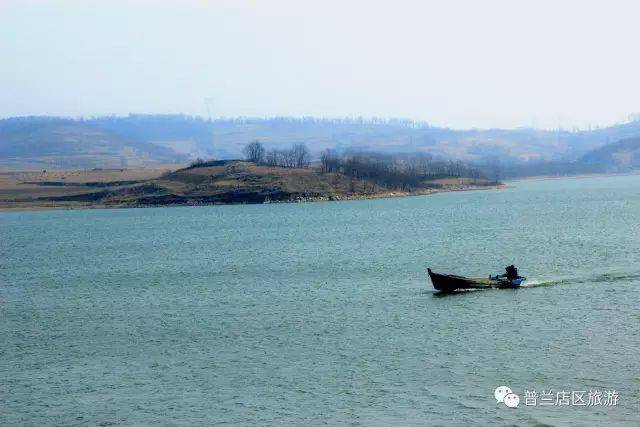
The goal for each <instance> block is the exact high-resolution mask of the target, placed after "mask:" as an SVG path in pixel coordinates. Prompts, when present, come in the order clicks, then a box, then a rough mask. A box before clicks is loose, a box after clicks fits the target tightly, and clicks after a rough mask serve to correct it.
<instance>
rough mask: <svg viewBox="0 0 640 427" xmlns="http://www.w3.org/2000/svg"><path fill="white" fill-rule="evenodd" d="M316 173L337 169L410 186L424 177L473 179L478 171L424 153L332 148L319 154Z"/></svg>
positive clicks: (335, 170)
mask: <svg viewBox="0 0 640 427" xmlns="http://www.w3.org/2000/svg"><path fill="white" fill-rule="evenodd" d="M320 172H321V173H331V172H340V173H343V174H345V175H347V176H351V177H354V178H361V179H368V180H371V181H374V182H376V183H378V184H380V185H384V186H387V187H396V188H411V187H419V186H421V185H423V183H424V181H425V180H427V179H435V178H444V177H455V178H461V177H468V178H474V179H477V178H479V177H480V176H481V173H480V171H479V170H478V169H477V168H475V167H472V166H469V165H467V164H465V163H463V162H461V161H444V160H434V159H433V158H432V157H431V156H430V155H428V154H411V155H385V154H380V153H369V152H358V153H347V154H345V155H343V156H340V155H339V154H338V153H336V152H335V151H333V150H325V151H323V152H322V153H321V155H320Z"/></svg>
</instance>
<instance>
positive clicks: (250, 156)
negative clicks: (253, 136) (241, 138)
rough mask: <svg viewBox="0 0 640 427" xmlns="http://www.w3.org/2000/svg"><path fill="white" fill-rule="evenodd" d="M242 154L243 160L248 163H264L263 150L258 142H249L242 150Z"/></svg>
mask: <svg viewBox="0 0 640 427" xmlns="http://www.w3.org/2000/svg"><path fill="white" fill-rule="evenodd" d="M242 153H243V154H244V156H245V159H247V161H248V162H253V163H255V164H260V163H263V161H264V153H265V150H264V147H263V146H262V144H261V143H260V142H259V141H258V140H255V141H251V142H250V143H248V144H247V145H245V147H244V148H243V149H242Z"/></svg>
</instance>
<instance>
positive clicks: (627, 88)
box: [0, 0, 640, 128]
mask: <svg viewBox="0 0 640 427" xmlns="http://www.w3.org/2000/svg"><path fill="white" fill-rule="evenodd" d="M638 17H640V2H638V1H627V2H623V1H612V0H607V1H604V0H603V1H598V2H593V1H585V0H583V1H560V0H555V1H544V0H535V1H517V0H509V1H494V0H482V1H450V0H448V1H415V2H412V1H398V0H394V1H386V2H376V1H362V2H356V1H351V2H350V1H346V0H342V1H328V0H317V1H313V2H306V1H301V0H298V1H296V0H291V1H270V0H263V1H255V2H248V1H239V0H233V1H208V2H204V1H202V2H196V1H185V0H181V1H167V0H165V1H162V0H155V1H135V0H128V1H111V0H110V1H97V0H96V1H32V2H30V1H25V0H20V1H17V0H16V1H14V0H0V58H2V59H1V62H0V116H3V117H6V116H14V115H32V114H49V115H72V116H77V115H98V114H127V113H130V112H133V113H187V114H197V115H206V114H207V101H206V100H207V99H212V100H213V101H210V102H209V105H210V106H212V109H213V110H212V111H213V115H214V116H239V115H242V116H274V115H292V116H303V115H314V116H331V117H333V116H396V117H408V118H413V119H421V120H426V121H429V122H432V123H434V124H438V125H446V126H451V127H457V128H466V127H516V126H536V127H557V126H558V124H559V123H560V124H561V125H562V126H563V127H565V128H571V127H574V126H580V127H585V126H586V125H588V124H593V125H596V124H600V125H605V124H609V123H613V122H619V121H623V120H625V119H626V117H627V115H628V114H630V113H634V112H640V55H638V47H639V42H640V25H638Z"/></svg>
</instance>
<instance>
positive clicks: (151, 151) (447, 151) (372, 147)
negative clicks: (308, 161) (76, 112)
mask: <svg viewBox="0 0 640 427" xmlns="http://www.w3.org/2000/svg"><path fill="white" fill-rule="evenodd" d="M632 137H640V122H633V123H626V124H622V125H616V126H612V127H608V128H602V129H596V130H590V131H579V132H568V131H549V130H536V129H528V128H521V129H507V130H505V129H484V130H481V129H469V130H454V129H447V128H441V127H434V126H430V125H429V124H428V123H425V122H415V121H410V120H401V119H376V118H374V119H358V118H356V119H353V118H344V119H318V118H312V117H307V118H287V117H280V118H271V119H251V118H235V119H216V120H208V119H204V118H200V117H189V116H182V115H130V116H126V117H97V118H85V119H65V118H57V117H20V118H9V119H4V120H0V167H5V168H7V167H9V168H25V167H36V168H39V167H42V168H46V167H48V168H55V167H67V168H70V167H127V166H141V165H152V164H158V163H183V164H184V163H186V162H188V161H189V160H190V159H194V158H196V157H202V158H206V159H211V158H215V159H233V158H239V157H240V156H241V153H242V147H243V146H244V145H245V144H247V143H248V142H249V141H252V140H255V139H258V140H260V141H261V142H262V143H263V144H264V146H265V147H266V148H267V149H271V148H285V147H289V146H291V144H293V143H304V144H306V145H307V146H308V147H309V149H310V150H311V153H312V155H313V156H314V157H316V158H317V156H318V155H319V153H320V152H321V151H322V150H324V149H327V148H332V149H335V150H337V151H339V152H340V151H342V152H345V151H375V152H381V153H428V154H431V155H432V156H434V157H435V158H438V157H439V158H449V159H459V160H463V161H466V162H473V163H477V164H482V163H485V164H488V163H491V162H495V161H496V159H499V161H500V162H502V163H503V164H509V165H514V166H513V167H514V168H515V167H516V166H517V168H518V169H519V170H525V169H531V170H532V171H533V172H535V171H536V170H537V169H538V165H547V166H548V164H549V163H553V164H555V165H562V164H574V163H575V162H579V161H581V159H582V158H583V157H584V156H585V155H587V154H588V153H590V152H591V151H593V150H596V149H599V148H601V147H603V146H605V145H606V144H609V143H612V142H615V141H618V140H621V139H625V138H632ZM522 165H525V166H526V167H525V168H524V169H522V168H521V166H522ZM545 167H546V166H545ZM559 167H560V166H559Z"/></svg>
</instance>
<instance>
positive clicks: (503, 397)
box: [493, 385, 520, 408]
mask: <svg viewBox="0 0 640 427" xmlns="http://www.w3.org/2000/svg"><path fill="white" fill-rule="evenodd" d="M493 396H494V397H495V398H496V401H497V402H498V403H504V404H505V405H507V406H508V407H509V408H517V407H518V405H519V404H520V396H518V395H517V394H515V393H514V392H513V391H511V389H510V388H509V387H507V386H506V385H501V386H500V387H498V388H496V390H495V391H494V392H493Z"/></svg>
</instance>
